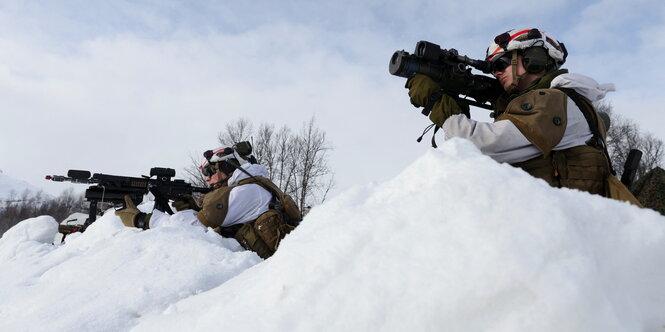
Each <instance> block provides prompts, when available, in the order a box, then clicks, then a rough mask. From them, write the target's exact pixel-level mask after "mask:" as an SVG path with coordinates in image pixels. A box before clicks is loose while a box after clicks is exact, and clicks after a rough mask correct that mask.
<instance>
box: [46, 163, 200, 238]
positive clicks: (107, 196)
mask: <svg viewBox="0 0 665 332" xmlns="http://www.w3.org/2000/svg"><path fill="white" fill-rule="evenodd" d="M174 176H175V170H174V169H172V168H161V167H153V168H151V169H150V176H145V175H142V176H141V177H140V178H137V177H129V176H121V175H109V174H101V173H95V174H92V176H91V175H90V172H89V171H82V170H74V169H70V170H69V171H68V172H67V176H62V175H47V176H46V180H51V181H56V182H65V181H66V182H72V183H83V184H91V186H90V187H88V189H86V191H85V199H86V200H87V201H88V202H90V208H89V211H88V218H87V219H86V221H85V223H83V225H60V226H59V227H58V231H60V233H63V234H65V235H67V234H70V233H73V232H78V231H81V232H83V231H85V229H86V228H87V227H88V226H90V224H92V223H93V222H94V221H95V220H96V219H97V204H99V203H111V204H113V205H115V206H117V205H122V206H123V208H125V207H126V206H124V205H125V196H129V197H131V199H132V201H133V202H134V204H136V205H139V204H140V203H141V202H142V201H143V196H144V195H146V194H147V193H149V192H150V193H152V194H153V195H154V196H155V209H157V210H160V211H164V212H166V213H168V214H173V210H171V207H170V206H169V199H173V200H176V199H179V198H182V197H183V196H184V195H191V194H192V193H194V192H196V193H207V192H209V191H210V190H211V189H210V188H201V187H194V186H192V185H191V184H190V183H187V182H185V180H180V179H174V180H171V178H172V177H174ZM153 177H154V178H153ZM63 240H64V238H63Z"/></svg>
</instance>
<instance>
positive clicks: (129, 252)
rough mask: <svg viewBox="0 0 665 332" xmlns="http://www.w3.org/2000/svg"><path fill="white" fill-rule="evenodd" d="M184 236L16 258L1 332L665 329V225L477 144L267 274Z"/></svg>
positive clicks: (406, 178) (338, 221)
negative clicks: (546, 178) (498, 159)
mask: <svg viewBox="0 0 665 332" xmlns="http://www.w3.org/2000/svg"><path fill="white" fill-rule="evenodd" d="M25 222H27V221H24V222H23V223H25ZM175 224H177V223H174V227H167V228H165V229H154V230H149V231H145V232H141V231H138V230H135V229H128V228H123V227H122V225H120V224H119V220H118V219H117V218H115V216H113V215H112V214H108V215H106V216H105V217H104V218H102V219H101V220H100V221H98V222H96V223H95V224H94V225H93V226H94V227H95V228H93V227H91V228H90V229H89V230H88V231H87V232H86V233H85V234H82V235H80V236H78V237H75V238H73V239H72V240H70V241H68V242H67V243H66V244H65V245H62V246H52V249H50V251H48V252H46V253H44V252H43V251H42V252H39V253H34V254H26V255H25V257H18V256H14V257H11V258H8V259H5V258H3V259H2V260H0V267H1V269H0V329H1V330H8V329H11V330H35V329H39V327H42V328H43V327H44V326H49V329H53V330H128V329H131V330H132V331H183V330H194V331H202V330H203V331H205V330H230V331H259V330H268V331H316V330H323V331H349V330H351V331H405V330H413V331H442V330H443V331H488V330H491V331H662V326H663V325H665V287H662V281H663V280H665V218H663V217H661V216H660V215H659V214H658V213H656V212H653V211H651V210H646V209H639V208H636V207H633V206H630V205H629V204H627V203H622V202H616V201H611V200H607V199H604V198H601V197H598V196H592V195H588V194H586V193H582V192H578V191H574V190H567V189H553V188H550V187H549V186H547V184H545V183H544V182H543V181H540V180H536V179H533V178H531V177H530V176H528V175H526V174H524V173H523V172H521V171H519V170H517V169H514V168H512V167H510V166H507V165H500V164H497V163H495V162H493V161H492V160H491V159H489V158H487V157H485V156H483V155H481V154H480V153H479V152H478V150H477V149H476V148H475V147H473V146H472V145H471V144H470V143H468V142H466V141H462V140H451V141H448V142H446V143H445V144H442V146H441V147H440V148H439V150H432V151H429V152H428V153H426V154H425V155H424V156H422V157H421V158H419V159H418V160H416V161H415V162H414V163H413V164H412V165H411V166H410V167H408V168H407V169H406V170H404V171H403V172H402V173H401V174H399V175H398V176H396V177H395V178H394V179H392V180H390V181H387V182H385V183H382V184H370V185H366V186H358V187H356V188H354V189H352V190H349V191H347V192H345V193H342V194H340V195H338V196H337V197H335V198H334V199H332V200H330V201H329V202H327V203H326V204H323V205H321V206H319V207H316V208H314V209H313V210H312V211H311V212H310V214H309V215H308V216H307V217H306V218H305V220H304V221H303V223H302V225H301V226H300V227H299V228H298V229H297V230H296V231H294V232H293V233H292V234H290V235H289V236H288V237H287V238H286V239H285V240H284V241H283V242H282V245H281V247H280V249H279V251H278V252H277V253H276V254H275V255H274V256H273V257H272V258H270V259H268V260H266V261H264V262H261V263H260V264H256V263H258V262H259V261H260V259H258V258H257V256H256V255H253V254H251V253H247V252H242V251H239V248H238V247H237V243H235V242H234V241H233V240H225V239H221V238H219V237H218V236H216V235H215V234H213V233H210V232H208V233H206V232H203V231H202V230H201V229H199V228H195V227H190V226H180V227H178V226H177V225H175ZM17 227H18V226H17ZM5 242H6V241H5V239H4V237H3V239H0V252H3V250H5V247H6V246H8V244H7V245H6V243H5ZM8 243H12V245H11V246H16V243H15V241H14V242H8ZM24 243H25V242H24ZM37 243H38V241H37ZM37 243H34V244H31V245H34V246H36V245H38V244H37ZM40 245H42V246H43V245H44V244H43V243H41V244H40ZM11 246H9V247H11ZM26 246H27V245H26ZM3 257H4V256H3ZM30 311H32V312H31V313H30Z"/></svg>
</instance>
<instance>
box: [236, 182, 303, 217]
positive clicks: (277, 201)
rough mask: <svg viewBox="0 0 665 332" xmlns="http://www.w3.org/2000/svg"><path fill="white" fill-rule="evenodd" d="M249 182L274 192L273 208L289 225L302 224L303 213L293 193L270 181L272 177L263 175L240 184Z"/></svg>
mask: <svg viewBox="0 0 665 332" xmlns="http://www.w3.org/2000/svg"><path fill="white" fill-rule="evenodd" d="M249 183H254V184H258V185H259V186H261V187H263V188H264V189H265V190H267V191H268V192H270V193H271V194H272V197H273V200H274V202H273V203H272V204H271V209H273V210H277V211H279V212H280V213H281V214H282V216H283V217H284V221H285V222H286V223H287V224H288V225H291V226H294V227H295V226H298V224H300V222H301V221H302V213H301V212H300V209H299V208H298V205H297V204H296V202H295V201H294V200H293V198H292V197H291V195H289V194H287V193H285V192H283V191H282V189H280V188H279V187H278V186H277V185H276V184H274V183H273V182H272V181H270V179H267V178H264V177H261V176H255V177H253V178H248V179H244V180H242V181H240V183H239V184H241V185H242V184H249Z"/></svg>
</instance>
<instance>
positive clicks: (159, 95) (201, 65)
mask: <svg viewBox="0 0 665 332" xmlns="http://www.w3.org/2000/svg"><path fill="white" fill-rule="evenodd" d="M517 27H538V28H540V29H542V30H544V31H547V32H549V33H551V34H552V35H554V36H555V37H556V38H557V39H559V40H560V41H562V42H564V43H565V44H566V47H567V48H568V50H569V52H570V56H569V58H568V61H567V63H566V65H564V67H565V68H568V69H569V70H570V71H571V72H576V73H581V74H585V75H588V76H591V77H593V78H595V79H596V80H597V81H598V82H599V83H614V84H615V85H616V87H617V91H616V92H614V93H611V94H610V95H609V96H608V97H607V98H608V100H609V101H610V102H611V103H612V105H614V107H615V111H616V112H618V113H619V114H622V115H625V116H626V117H628V118H631V119H633V120H634V121H635V122H636V123H638V124H639V125H640V126H641V128H642V130H644V131H648V132H651V133H653V134H654V135H656V136H657V137H659V138H661V139H665V130H664V129H662V126H661V125H660V124H661V123H663V120H664V119H663V118H664V117H665V115H664V114H663V112H661V111H660V109H661V108H662V105H664V104H665V95H664V94H663V93H662V91H663V90H664V89H665V83H664V82H663V80H662V78H663V77H665V68H664V67H663V66H660V65H659V62H658V58H657V56H658V55H659V54H663V53H664V52H665V3H663V2H662V1H660V0H637V1H632V2H625V1H619V0H605V1H566V0H563V1H556V0H555V1H547V2H541V3H539V4H538V6H537V8H536V7H534V5H533V2H532V1H530V0H529V1H527V0H519V1H512V2H496V1H486V0H471V1H464V2H459V1H363V2H359V1H336V2H332V3H331V2H323V1H280V2H272V1H251V2H243V3H238V2H230V1H196V2H184V1H113V2H109V1H58V2H52V1H31V2H26V1H11V0H2V1H0V118H1V119H2V121H0V135H1V137H0V138H1V139H0V156H2V157H1V158H0V170H2V171H3V172H4V174H6V175H7V176H10V177H13V178H16V179H20V180H24V181H27V182H29V183H31V184H33V185H36V186H39V187H41V188H44V189H45V190H46V191H47V192H49V193H52V194H57V193H59V192H60V191H61V190H62V189H64V185H62V184H57V183H47V182H46V181H45V180H43V179H44V176H45V175H47V174H65V173H66V172H67V170H68V169H86V170H90V171H92V172H96V173H110V174H122V175H128V176H138V175H141V174H147V173H148V171H149V169H150V168H151V167H154V166H160V167H171V168H174V169H176V170H177V171H178V173H179V174H183V173H182V169H183V168H184V167H187V166H189V164H190V156H191V155H193V154H196V153H200V151H205V150H207V149H210V148H213V147H216V146H218V145H219V144H218V143H217V136H218V134H219V132H220V131H222V130H223V128H224V127H225V125H226V124H227V123H229V122H232V121H235V120H237V119H239V118H241V117H242V118H245V119H248V120H249V121H250V122H252V123H254V124H255V125H258V124H260V123H269V124H274V125H275V126H276V127H281V126H288V127H291V128H292V129H294V130H297V129H298V128H300V126H302V124H303V123H304V122H306V121H307V120H309V119H310V118H312V117H314V118H315V120H316V123H317V125H318V126H319V128H320V129H321V130H323V131H325V133H326V135H327V139H328V141H329V142H330V143H331V146H332V147H333V148H334V150H332V151H330V154H329V160H330V166H331V169H333V171H334V173H335V179H336V188H335V192H341V191H343V190H344V189H346V188H349V187H352V186H353V185H357V184H364V183H367V182H371V181H381V180H385V179H388V178H390V177H393V176H395V174H397V172H399V170H401V169H402V168H404V167H405V166H406V165H408V164H409V163H410V162H411V161H412V160H414V159H415V158H416V157H417V156H419V155H421V154H422V153H423V152H424V151H426V150H427V149H429V148H430V147H429V143H428V141H429V135H428V136H426V139H424V140H423V142H422V143H420V144H418V143H416V141H415V139H416V138H417V137H418V136H419V135H420V134H421V132H422V130H423V129H424V127H425V126H427V125H428V124H429V120H428V119H426V118H425V117H424V116H422V115H421V114H420V112H419V111H418V110H417V109H415V108H413V107H412V106H411V104H410V103H409V100H408V96H407V90H406V89H404V79H402V78H399V77H395V76H391V75H390V74H389V73H388V68H387V67H388V60H389V59H390V56H391V55H392V53H393V52H394V51H396V50H402V49H404V50H407V51H409V52H412V51H413V47H414V46H415V43H416V42H417V41H419V40H428V41H431V42H434V43H437V44H439V45H441V46H442V47H444V48H455V49H457V50H458V51H459V52H460V53H461V54H466V55H468V56H470V57H472V58H482V57H483V56H484V52H485V49H486V48H487V46H488V45H489V42H490V41H491V40H492V39H493V38H494V36H496V35H497V34H500V33H502V32H504V31H507V30H509V29H512V28H517ZM472 116H473V117H474V118H475V119H478V120H482V121H490V118H489V117H488V116H487V111H486V110H481V109H476V110H472ZM439 140H443V136H442V135H441V134H439Z"/></svg>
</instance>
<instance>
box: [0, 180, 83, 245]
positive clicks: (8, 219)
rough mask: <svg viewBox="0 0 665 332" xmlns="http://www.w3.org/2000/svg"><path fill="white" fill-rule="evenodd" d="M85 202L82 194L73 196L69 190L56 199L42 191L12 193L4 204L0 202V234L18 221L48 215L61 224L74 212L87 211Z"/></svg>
mask: <svg viewBox="0 0 665 332" xmlns="http://www.w3.org/2000/svg"><path fill="white" fill-rule="evenodd" d="M86 205H87V202H85V200H84V198H83V194H75V193H74V189H72V188H69V189H67V190H65V191H63V192H62V194H60V195H59V196H58V197H56V198H50V197H49V196H47V195H45V194H44V193H43V192H42V191H39V192H32V191H29V190H25V191H23V192H22V193H21V194H16V193H14V192H12V193H10V196H9V198H8V199H7V200H5V201H4V202H1V201H0V234H3V233H4V232H5V231H7V230H8V229H10V228H11V227H12V226H14V225H16V224H17V223H18V222H19V221H21V220H25V219H28V218H34V217H38V216H43V215H48V216H52V217H53V218H55V220H56V221H58V222H61V221H62V220H64V219H65V218H67V217H68V216H69V215H71V214H72V213H74V212H82V211H86V210H87V206H86Z"/></svg>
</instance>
